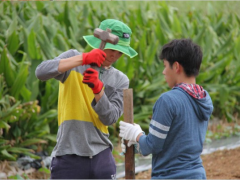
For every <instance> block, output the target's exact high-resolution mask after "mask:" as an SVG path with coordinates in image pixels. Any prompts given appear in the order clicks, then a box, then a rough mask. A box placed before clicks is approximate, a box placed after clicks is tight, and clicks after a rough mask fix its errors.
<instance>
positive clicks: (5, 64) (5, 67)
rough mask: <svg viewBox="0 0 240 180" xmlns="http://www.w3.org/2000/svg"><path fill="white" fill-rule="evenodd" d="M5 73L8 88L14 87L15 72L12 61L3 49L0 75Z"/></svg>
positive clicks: (0, 60)
mask: <svg viewBox="0 0 240 180" xmlns="http://www.w3.org/2000/svg"><path fill="white" fill-rule="evenodd" d="M1 73H3V75H4V77H5V81H6V83H7V85H8V87H12V85H13V82H14V77H15V74H14V70H13V69H12V68H11V65H10V60H9V58H8V56H7V50H6V48H4V49H3V51H2V54H1V59H0V74H1Z"/></svg>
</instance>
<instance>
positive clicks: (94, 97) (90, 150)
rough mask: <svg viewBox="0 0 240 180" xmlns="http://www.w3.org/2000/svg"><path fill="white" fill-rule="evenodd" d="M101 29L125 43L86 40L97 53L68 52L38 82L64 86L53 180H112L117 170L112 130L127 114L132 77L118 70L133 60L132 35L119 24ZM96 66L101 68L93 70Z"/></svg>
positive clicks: (45, 65) (41, 71)
mask: <svg viewBox="0 0 240 180" xmlns="http://www.w3.org/2000/svg"><path fill="white" fill-rule="evenodd" d="M99 28H100V29H102V30H106V29H107V28H109V29H111V33H112V34H115V35H117V36H118V37H119V42H118V43H117V44H116V45H113V44H110V43H107V44H106V46H105V48H104V50H100V49H98V47H99V45H100V42H101V40H100V39H98V38H96V37H94V36H93V35H88V36H83V38H84V40H85V41H86V42H87V43H88V45H90V46H91V47H92V48H93V50H92V51H90V52H86V53H81V52H78V51H77V50H73V49H71V50H68V51H66V52H64V53H62V54H60V55H59V56H58V57H56V58H54V59H52V60H46V61H43V62H42V63H41V64H40V65H38V67H37V68H36V72H35V73H36V76H37V78H38V79H40V80H43V81H46V80H48V79H51V78H55V79H56V80H59V97H58V125H59V128H58V133H57V143H56V146H55V147H54V149H53V151H52V154H51V156H52V157H53V159H52V163H51V179H112V178H115V177H116V165H115V161H114V158H113V156H112V149H113V145H112V143H111V141H110V140H109V132H108V126H109V125H112V124H114V123H116V122H117V120H118V119H119V117H120V116H121V115H122V113H123V91H122V90H123V89H127V88H128V86H129V79H128V77H127V76H126V75H125V74H124V73H122V72H121V71H119V70H117V69H116V68H114V67H112V64H113V63H114V62H116V61H117V60H118V59H119V58H120V57H121V56H122V54H125V55H127V56H129V57H130V58H133V57H135V56H136V55H137V52H136V51H135V50H134V49H132V48H131V47H130V37H131V34H132V31H131V29H130V28H129V27H128V26H127V25H126V24H124V23H123V22H121V21H119V20H114V19H106V20H104V21H102V22H101V24H100V26H99ZM92 64H94V65H96V66H95V68H92V66H91V65H92Z"/></svg>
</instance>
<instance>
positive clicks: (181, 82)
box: [119, 39, 213, 179]
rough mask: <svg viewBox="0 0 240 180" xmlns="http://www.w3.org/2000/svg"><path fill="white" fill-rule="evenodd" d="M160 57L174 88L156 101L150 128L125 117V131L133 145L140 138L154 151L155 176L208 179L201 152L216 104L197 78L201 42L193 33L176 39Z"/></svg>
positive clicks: (147, 150)
mask: <svg viewBox="0 0 240 180" xmlns="http://www.w3.org/2000/svg"><path fill="white" fill-rule="evenodd" d="M160 59H161V60H163V64H164V70H163V72H162V73H163V75H164V78H165V80H166V82H167V84H168V86H169V87H170V88H171V90H170V91H168V92H166V93H163V94H162V95H161V96H160V98H159V99H158V100H157V102H156V103H155V105H154V107H153V116H152V119H151V122H150V126H149V134H148V135H144V133H142V129H141V128H140V126H136V125H131V124H130V125H129V124H127V123H124V122H120V135H119V136H120V137H122V138H124V139H126V140H129V142H130V143H128V146H129V145H131V144H135V143H137V142H138V143H139V147H140V149H139V151H140V152H141V153H142V154H143V155H148V154H152V155H153V156H152V178H153V179H206V173H205V169H204V167H203V165H202V160H201V157H200V155H201V152H202V149H203V143H204V140H205V136H206V131H207V126H208V120H209V119H210V116H211V113H212V111H213V105H212V101H211V98H210V96H209V94H208V92H207V91H205V90H204V89H203V87H202V86H200V85H198V84H196V76H197V75H198V74H199V69H200V65H201V62H202V51H201V48H200V47H199V46H198V45H197V44H195V43H193V42H192V41H191V40H190V39H176V40H173V41H171V42H169V43H167V44H165V45H164V46H163V47H162V51H161V54H160Z"/></svg>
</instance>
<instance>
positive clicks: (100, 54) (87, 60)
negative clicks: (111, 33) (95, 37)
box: [82, 49, 106, 67]
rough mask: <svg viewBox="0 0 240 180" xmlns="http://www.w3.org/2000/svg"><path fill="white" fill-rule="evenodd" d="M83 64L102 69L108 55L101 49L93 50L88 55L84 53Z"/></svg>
mask: <svg viewBox="0 0 240 180" xmlns="http://www.w3.org/2000/svg"><path fill="white" fill-rule="evenodd" d="M82 58H83V63H82V65H85V64H90V65H92V66H98V67H100V66H101V64H102V63H103V61H104V60H105V58H106V53H105V52H104V51H103V50H101V49H93V50H92V51H90V52H88V53H82Z"/></svg>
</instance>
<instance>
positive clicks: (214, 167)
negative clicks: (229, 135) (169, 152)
mask: <svg viewBox="0 0 240 180" xmlns="http://www.w3.org/2000/svg"><path fill="white" fill-rule="evenodd" d="M202 160H203V166H204V168H205V170H206V174H207V179H240V147H239V148H236V149H231V150H221V151H215V152H213V153H211V154H206V155H202ZM150 178H151V170H148V171H144V172H141V173H138V174H137V175H136V176H135V179H150Z"/></svg>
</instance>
